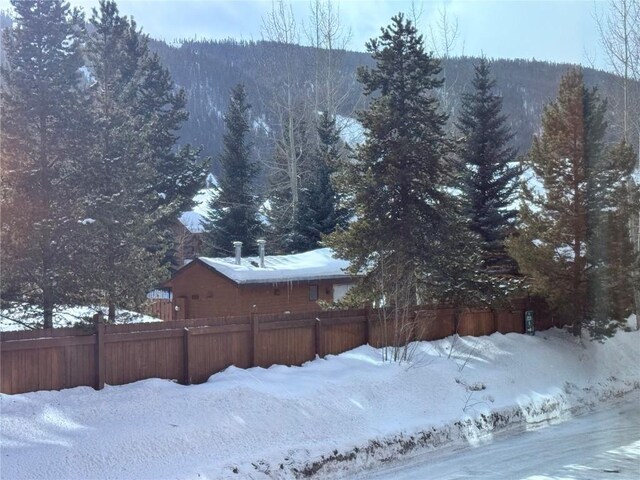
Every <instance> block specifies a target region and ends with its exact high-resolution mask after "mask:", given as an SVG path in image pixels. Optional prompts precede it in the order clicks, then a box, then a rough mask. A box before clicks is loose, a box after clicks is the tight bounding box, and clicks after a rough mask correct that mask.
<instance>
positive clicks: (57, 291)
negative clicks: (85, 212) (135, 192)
mask: <svg viewBox="0 0 640 480" xmlns="http://www.w3.org/2000/svg"><path fill="white" fill-rule="evenodd" d="M12 4H13V7H14V11H15V23H14V25H13V27H12V28H7V29H6V30H5V32H4V38H3V48H4V51H5V55H6V64H3V67H2V128H1V129H0V134H1V141H0V143H1V145H2V164H3V165H2V166H3V179H2V204H1V208H2V238H1V244H2V259H1V262H2V273H3V275H2V277H3V278H2V295H3V300H18V299H19V300H20V301H22V300H25V299H26V301H27V302H28V303H33V304H36V305H38V306H40V307H41V308H42V310H43V313H44V316H43V324H44V327H46V328H48V327H52V318H53V311H54V307H55V306H56V305H59V304H60V303H62V302H66V301H69V300H70V299H69V294H70V293H71V292H74V291H75V288H76V287H77V285H78V284H77V277H76V275H75V274H74V271H73V258H74V255H75V248H76V246H77V245H76V242H75V240H76V238H75V237H76V235H75V231H76V230H77V227H78V225H79V224H78V220H80V219H81V218H79V216H78V215H79V205H78V202H77V198H78V194H77V185H76V182H75V180H74V179H73V178H72V173H73V172H74V171H76V170H77V169H78V165H77V163H78V162H81V161H82V160H83V158H85V157H86V149H85V143H84V142H85V140H86V134H85V129H84V127H85V125H86V123H87V122H86V116H85V112H86V102H85V97H84V93H83V91H82V88H81V72H80V68H81V67H82V66H83V60H82V55H81V52H80V47H81V39H82V34H83V28H84V21H83V18H82V16H81V15H80V13H79V12H78V11H77V10H73V11H72V10H71V9H70V8H69V5H68V4H67V3H65V2H63V1H61V0H20V1H16V0H14V1H12ZM11 294H13V295H14V297H13V298H11Z"/></svg>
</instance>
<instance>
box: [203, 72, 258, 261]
mask: <svg viewBox="0 0 640 480" xmlns="http://www.w3.org/2000/svg"><path fill="white" fill-rule="evenodd" d="M250 108H251V107H250V105H249V104H248V103H247V96H246V92H245V88H244V86H243V85H237V86H236V87H235V88H234V89H233V90H232V92H231V98H230V102H229V109H228V111H227V114H226V115H225V124H226V132H225V134H224V138H223V143H224V150H223V152H222V155H221V156H220V166H221V169H222V171H221V174H220V176H219V178H218V186H217V188H216V189H217V191H216V192H215V193H214V195H213V196H212V198H211V200H210V203H209V211H208V215H207V218H206V221H205V234H204V241H205V252H206V253H207V254H208V255H213V256H221V255H226V254H232V253H233V246H232V244H233V242H234V241H240V242H242V243H243V246H244V247H243V248H244V251H246V252H249V253H255V252H256V251H257V246H256V240H257V239H258V237H259V236H260V234H261V230H262V228H261V224H260V220H259V217H258V208H259V201H258V196H257V195H256V193H255V190H254V185H255V181H256V177H257V175H258V166H257V165H256V163H255V162H253V161H252V160H251V145H250V144H249V142H248V139H247V135H248V133H249V120H248V112H249V109H250Z"/></svg>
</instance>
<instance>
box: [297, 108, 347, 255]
mask: <svg viewBox="0 0 640 480" xmlns="http://www.w3.org/2000/svg"><path fill="white" fill-rule="evenodd" d="M317 130H318V132H317V133H318V144H317V147H316V149H315V152H314V155H313V162H312V164H311V166H310V172H308V174H307V175H306V176H305V177H304V182H303V183H304V186H303V187H302V189H301V192H300V205H299V208H298V212H297V216H296V224H295V229H294V230H295V232H294V236H293V240H292V242H291V245H290V248H291V250H292V251H293V252H305V251H308V250H313V249H316V248H320V246H321V245H320V242H321V240H322V238H323V237H324V236H325V235H328V234H330V233H333V232H334V231H335V230H336V229H341V228H344V227H345V226H346V225H347V220H348V211H347V209H346V208H345V207H344V206H343V201H341V198H340V196H339V195H338V193H337V192H336V190H335V189H334V186H333V184H332V176H333V174H334V171H335V169H336V166H337V165H338V164H339V162H340V157H341V152H340V148H341V145H340V143H341V140H340V135H339V133H338V131H337V129H336V121H335V118H332V117H331V116H330V115H329V114H328V113H327V112H323V113H322V114H321V115H320V118H319V121H318V128H317Z"/></svg>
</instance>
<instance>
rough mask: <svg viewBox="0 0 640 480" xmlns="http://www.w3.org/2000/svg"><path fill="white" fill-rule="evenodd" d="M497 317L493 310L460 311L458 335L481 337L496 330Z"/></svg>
mask: <svg viewBox="0 0 640 480" xmlns="http://www.w3.org/2000/svg"><path fill="white" fill-rule="evenodd" d="M495 331H496V330H495V319H494V315H493V312H492V311H491V310H470V311H463V312H461V313H460V315H459V318H458V335H461V336H466V335H471V336H474V337H480V336H483V335H491V334H492V333H493V332H495Z"/></svg>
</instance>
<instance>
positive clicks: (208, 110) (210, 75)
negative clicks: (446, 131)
mask: <svg viewBox="0 0 640 480" xmlns="http://www.w3.org/2000/svg"><path fill="white" fill-rule="evenodd" d="M151 47H152V49H153V50H155V51H156V52H157V53H158V55H159V56H160V57H161V59H162V61H163V63H164V65H166V66H167V67H168V68H169V70H170V71H171V74H172V76H173V78H174V80H175V82H176V84H177V85H179V86H181V87H183V88H184V89H185V90H186V92H187V97H188V107H187V108H188V110H189V112H190V114H191V116H190V119H189V121H188V122H187V123H186V124H185V125H184V127H183V130H182V141H183V142H189V143H192V144H193V145H202V146H203V149H204V153H205V154H206V155H210V156H212V157H213V158H214V163H213V172H214V173H216V174H217V173H218V171H219V167H218V165H217V162H216V161H215V159H216V157H217V156H218V154H219V152H220V150H221V145H222V133H223V131H224V118H223V116H224V112H225V111H226V109H227V101H228V94H229V91H230V90H231V88H232V87H233V86H235V85H236V84H237V83H243V84H245V86H246V88H247V92H248V99H249V103H251V105H252V111H251V116H252V124H253V126H254V132H253V141H254V144H255V148H256V150H257V151H258V154H259V155H261V156H265V155H269V154H270V152H269V148H270V147H269V146H270V142H269V132H270V131H271V129H272V126H274V125H276V124H277V122H276V121H275V119H274V116H273V114H272V112H271V110H270V108H269V105H270V101H271V98H270V92H271V91H272V89H273V88H274V87H277V85H279V84H280V83H282V82H283V81H284V79H283V77H281V76H280V75H279V73H280V72H277V71H276V70H274V69H271V70H270V71H269V74H268V75H267V74H265V64H269V63H272V62H273V61H274V59H276V58H278V55H280V54H282V53H283V50H284V48H286V47H284V46H283V45H278V44H274V43H269V42H255V43H254V42H237V41H233V40H228V41H187V42H184V43H182V44H181V45H168V44H167V43H165V42H161V41H155V40H153V41H152V42H151ZM289 52H293V55H294V57H295V59H294V60H295V63H296V74H297V75H298V76H299V77H300V78H301V81H300V82H299V83H301V84H303V85H306V86H307V87H308V88H309V89H310V90H312V89H313V87H314V86H313V79H314V72H315V70H314V58H315V50H314V49H313V48H311V47H302V46H297V47H293V48H290V50H289ZM340 55H341V59H340V70H339V77H340V80H341V90H342V91H343V92H345V102H344V103H343V104H342V105H341V107H340V110H339V113H340V114H341V115H342V116H344V117H351V118H353V117H354V116H355V111H356V110H357V109H358V108H363V107H365V106H366V105H365V100H364V98H363V96H362V91H361V88H360V85H359V84H358V82H357V81H356V70H357V67H358V66H360V65H367V66H371V65H372V59H371V57H370V56H369V55H368V54H366V53H361V52H344V51H343V52H340ZM477 61H478V59H477V58H471V57H461V58H452V59H449V60H446V61H444V62H443V72H444V73H445V74H446V81H447V91H446V96H447V102H446V104H447V110H448V113H449V114H450V115H451V116H452V118H453V117H454V116H455V115H456V113H457V110H458V107H459V104H460V98H461V94H462V93H463V92H465V91H467V90H468V89H470V88H471V87H470V83H471V79H472V78H473V65H474V64H475V63H476V62H477ZM570 67H571V65H569V64H554V63H548V62H540V61H535V60H504V59H495V60H491V70H492V74H493V75H494V76H495V77H496V80H497V88H498V91H499V93H500V94H501V95H502V96H503V105H504V113H505V114H506V115H507V116H508V123H509V125H510V126H511V128H512V130H513V132H514V133H515V138H514V145H515V146H516V147H517V148H518V150H519V151H520V153H524V152H526V150H527V149H528V148H529V146H530V145H531V141H532V137H533V135H534V133H536V132H537V131H538V129H539V127H540V118H541V116H542V112H543V109H544V105H545V104H546V103H549V102H550V101H551V100H552V99H554V98H555V96H556V93H557V89H558V85H559V83H560V77H561V76H562V75H563V74H564V73H565V72H566V71H567V69H568V68H570ZM584 77H585V82H586V83H587V85H589V86H594V87H597V88H598V90H599V91H600V93H601V95H603V96H604V97H606V98H608V99H609V111H608V121H609V123H610V124H612V125H615V124H617V123H619V122H617V121H616V116H617V115H618V114H619V107H620V106H621V104H622V89H621V86H620V84H621V79H620V78H619V77H616V76H615V75H612V74H610V73H607V72H603V71H599V70H594V69H590V68H585V69H584ZM441 93H443V92H441ZM616 107H618V108H616ZM613 131H614V129H611V131H610V135H612V136H613V135H615V134H614V133H613ZM610 140H614V138H610ZM267 158H268V157H267Z"/></svg>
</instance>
